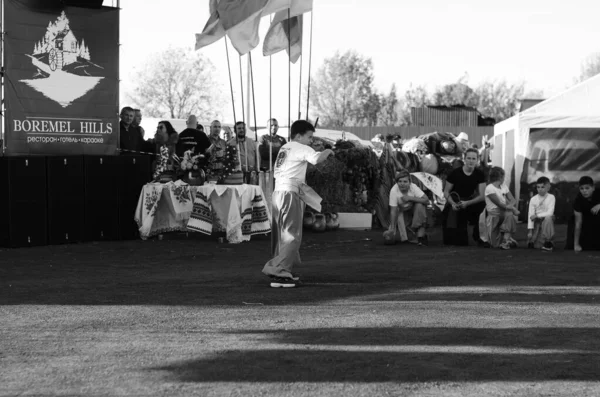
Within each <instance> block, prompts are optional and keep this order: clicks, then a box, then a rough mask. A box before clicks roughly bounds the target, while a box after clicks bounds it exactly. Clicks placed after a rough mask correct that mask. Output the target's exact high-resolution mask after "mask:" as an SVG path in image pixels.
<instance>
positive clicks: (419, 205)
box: [389, 170, 429, 245]
mask: <svg viewBox="0 0 600 397" xmlns="http://www.w3.org/2000/svg"><path fill="white" fill-rule="evenodd" d="M428 203H429V199H428V198H427V195H426V194H425V193H423V191H422V190H421V189H419V188H418V187H417V186H415V185H414V184H412V183H411V182H410V173H409V172H408V171H406V170H402V171H399V172H397V173H396V184H395V185H394V186H393V187H392V189H391V190H390V202H389V204H390V228H389V230H390V231H393V232H394V233H395V232H396V229H398V230H399V231H400V236H401V239H402V236H406V235H407V233H406V227H407V225H410V228H411V229H412V230H416V231H417V240H418V244H419V245H428V242H427V236H426V235H425V226H426V224H427V211H426V208H425V206H426V205H427V204H428Z"/></svg>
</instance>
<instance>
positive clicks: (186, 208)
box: [135, 181, 271, 243]
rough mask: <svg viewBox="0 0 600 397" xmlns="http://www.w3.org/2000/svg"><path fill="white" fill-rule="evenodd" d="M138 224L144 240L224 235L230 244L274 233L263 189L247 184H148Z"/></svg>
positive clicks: (142, 195) (138, 214) (143, 196)
mask: <svg viewBox="0 0 600 397" xmlns="http://www.w3.org/2000/svg"><path fill="white" fill-rule="evenodd" d="M135 221H136V222H137V224H138V227H139V230H140V236H141V238H142V239H147V238H148V237H151V236H155V235H158V234H161V233H166V232H173V231H188V230H189V231H197V232H201V233H205V234H211V233H212V232H223V231H224V232H226V236H227V241H228V242H230V243H240V242H242V241H249V240H250V237H251V236H252V235H255V234H264V233H269V232H270V231H271V218H270V211H268V208H267V204H266V201H265V198H264V195H263V192H262V189H261V188H260V186H254V185H246V184H244V185H204V186H190V185H188V184H186V183H183V182H181V181H177V182H169V183H165V184H161V183H149V184H147V185H145V186H144V187H143V188H142V192H141V194H140V198H139V200H138V205H137V209H136V212H135Z"/></svg>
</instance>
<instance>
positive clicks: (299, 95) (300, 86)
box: [298, 33, 304, 120]
mask: <svg viewBox="0 0 600 397" xmlns="http://www.w3.org/2000/svg"><path fill="white" fill-rule="evenodd" d="M300 34H302V33H300ZM300 43H302V38H300ZM300 46H301V48H300V82H299V83H298V120H300V119H301V118H302V112H301V111H300V106H301V105H302V61H303V59H302V58H304V57H303V56H302V44H301V45H300Z"/></svg>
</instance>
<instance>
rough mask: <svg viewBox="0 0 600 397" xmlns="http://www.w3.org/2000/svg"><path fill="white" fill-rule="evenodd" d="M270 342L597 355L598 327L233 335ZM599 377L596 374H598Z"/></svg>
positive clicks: (341, 330) (313, 330)
mask: <svg viewBox="0 0 600 397" xmlns="http://www.w3.org/2000/svg"><path fill="white" fill-rule="evenodd" d="M233 334H238V335H255V336H260V337H261V338H260V339H261V340H262V339H263V338H264V339H265V340H266V341H268V342H270V343H278V344H288V345H289V344H292V345H304V346H307V345H321V346H416V345H421V346H446V347H450V346H465V347H466V346H468V347H490V348H491V347H499V348H502V347H509V348H511V349H536V350H542V349H546V350H554V349H558V350H561V351H562V350H564V351H575V350H576V351H578V352H585V353H599V354H600V328H592V327H584V328H423V327H409V328H400V327H381V328H365V327H358V328H305V329H292V330H284V331H282V330H269V329H266V330H256V331H240V332H234V333H233ZM599 375H600V373H599Z"/></svg>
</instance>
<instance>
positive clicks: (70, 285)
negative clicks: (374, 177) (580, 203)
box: [0, 225, 600, 396]
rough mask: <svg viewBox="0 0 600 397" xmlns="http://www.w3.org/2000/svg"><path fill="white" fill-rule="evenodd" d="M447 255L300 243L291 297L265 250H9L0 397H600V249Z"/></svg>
mask: <svg viewBox="0 0 600 397" xmlns="http://www.w3.org/2000/svg"><path fill="white" fill-rule="evenodd" d="M520 226H521V228H522V225H520ZM558 231H559V236H558V239H557V243H558V244H557V245H558V246H561V245H562V244H561V242H562V241H564V232H565V231H564V229H562V228H559V230H558ZM523 235H524V231H523V230H520V237H521V238H522V237H523ZM440 240H441V236H440V235H439V232H437V234H436V233H434V234H433V235H432V236H431V245H430V247H428V248H422V247H417V246H414V245H396V246H384V245H383V243H382V238H381V232H377V231H367V232H357V231H338V232H328V233H325V234H314V233H307V234H305V243H304V246H303V250H302V257H303V260H304V264H303V266H302V267H301V268H299V269H297V271H298V272H299V273H300V274H301V275H302V279H303V281H304V284H303V286H302V287H301V288H297V289H286V290H282V289H270V288H268V283H267V279H266V278H265V277H264V276H262V275H261V273H260V270H261V268H262V265H263V264H264V262H265V261H266V260H267V259H268V253H269V239H268V237H259V238H254V239H253V240H252V241H251V242H250V243H244V244H239V245H228V244H217V243H216V242H215V241H214V238H200V237H196V236H194V238H189V239H185V238H184V237H183V236H174V238H166V239H164V240H162V241H158V240H152V241H130V242H103V243H93V244H81V245H65V246H49V247H38V248H30V249H19V250H0V318H1V323H0V395H1V396H5V395H6V396H9V395H44V396H65V395H90V396H100V395H111V396H142V395H143V396H191V395H199V396H263V395H270V396H318V395H331V396H551V395H565V396H598V395H600V306H599V304H600V252H592V253H586V252H583V253H579V254H575V253H573V252H567V251H562V250H557V251H555V252H553V253H544V252H540V251H533V250H527V249H524V248H519V249H515V250H510V251H502V250H492V249H483V248H477V247H464V248H458V247H444V246H442V245H441V242H440Z"/></svg>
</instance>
